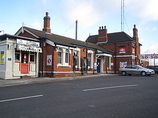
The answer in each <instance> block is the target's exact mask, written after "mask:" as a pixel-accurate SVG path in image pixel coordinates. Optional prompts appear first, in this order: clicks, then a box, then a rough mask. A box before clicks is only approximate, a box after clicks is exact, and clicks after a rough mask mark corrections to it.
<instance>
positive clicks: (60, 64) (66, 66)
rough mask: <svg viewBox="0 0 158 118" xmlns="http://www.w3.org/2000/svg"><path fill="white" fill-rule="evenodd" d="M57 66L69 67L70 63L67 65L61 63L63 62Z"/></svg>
mask: <svg viewBox="0 0 158 118" xmlns="http://www.w3.org/2000/svg"><path fill="white" fill-rule="evenodd" d="M57 67H71V65H67V64H65V65H63V64H57Z"/></svg>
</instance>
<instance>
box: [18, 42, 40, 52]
mask: <svg viewBox="0 0 158 118" xmlns="http://www.w3.org/2000/svg"><path fill="white" fill-rule="evenodd" d="M17 50H23V51H30V52H42V49H41V48H40V43H39V42H34V41H28V40H22V39H17Z"/></svg>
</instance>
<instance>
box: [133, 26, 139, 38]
mask: <svg viewBox="0 0 158 118" xmlns="http://www.w3.org/2000/svg"><path fill="white" fill-rule="evenodd" d="M133 38H134V39H135V38H138V30H137V28H136V25H134V28H133Z"/></svg>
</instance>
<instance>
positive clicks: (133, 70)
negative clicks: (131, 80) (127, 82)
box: [119, 65, 155, 76]
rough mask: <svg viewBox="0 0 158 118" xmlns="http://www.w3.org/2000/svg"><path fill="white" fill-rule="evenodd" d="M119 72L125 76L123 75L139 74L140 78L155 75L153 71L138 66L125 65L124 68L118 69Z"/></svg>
mask: <svg viewBox="0 0 158 118" xmlns="http://www.w3.org/2000/svg"><path fill="white" fill-rule="evenodd" d="M119 72H120V73H121V74H122V75H123V76H125V75H132V74H140V75H142V76H146V75H148V76H150V75H153V74H155V71H154V70H153V69H147V68H144V67H142V66H139V65H127V66H126V67H123V68H119Z"/></svg>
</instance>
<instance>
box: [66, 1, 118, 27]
mask: <svg viewBox="0 0 158 118" xmlns="http://www.w3.org/2000/svg"><path fill="white" fill-rule="evenodd" d="M64 3H65V4H63V5H64V7H65V8H64V9H65V10H66V11H65V14H66V16H65V17H66V18H67V19H68V20H69V21H70V22H74V21H75V20H78V21H79V23H80V26H81V27H82V28H87V27H90V26H92V25H94V24H96V23H97V22H99V21H102V20H105V18H108V15H110V14H112V12H113V10H114V8H117V7H118V0H111V1H108V2H107V1H103V0H97V1H96V0H88V1H86V0H65V2H64ZM111 6H113V7H111ZM109 11H110V12H109Z"/></svg>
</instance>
